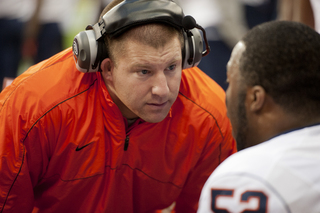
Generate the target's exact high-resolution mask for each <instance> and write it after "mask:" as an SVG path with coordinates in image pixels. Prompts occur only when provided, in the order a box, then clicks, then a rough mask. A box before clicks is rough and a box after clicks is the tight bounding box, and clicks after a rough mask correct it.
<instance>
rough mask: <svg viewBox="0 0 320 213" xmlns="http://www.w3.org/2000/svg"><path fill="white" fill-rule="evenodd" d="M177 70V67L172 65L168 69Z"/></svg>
mask: <svg viewBox="0 0 320 213" xmlns="http://www.w3.org/2000/svg"><path fill="white" fill-rule="evenodd" d="M175 68H176V65H175V64H174V65H171V66H170V67H168V70H174V69H175Z"/></svg>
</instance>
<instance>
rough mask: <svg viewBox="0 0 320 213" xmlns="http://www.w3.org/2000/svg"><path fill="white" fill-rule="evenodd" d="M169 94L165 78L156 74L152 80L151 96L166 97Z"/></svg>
mask: <svg viewBox="0 0 320 213" xmlns="http://www.w3.org/2000/svg"><path fill="white" fill-rule="evenodd" d="M168 93H169V86H168V80H167V76H166V75H165V74H164V73H163V72H160V73H157V74H156V75H155V78H154V79H153V86H152V94H153V95H157V96H160V97H163V96H166V95H168Z"/></svg>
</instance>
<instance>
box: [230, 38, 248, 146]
mask: <svg viewBox="0 0 320 213" xmlns="http://www.w3.org/2000/svg"><path fill="white" fill-rule="evenodd" d="M244 50H245V45H244V44H243V43H242V42H239V43H238V44H237V45H236V46H235V47H234V49H233V51H232V54H231V58H230V60H229V62H228V65H227V81H228V83H229V86H228V89H227V91H226V105H227V110H228V112H227V115H228V117H229V119H230V121H231V124H232V134H233V136H234V138H235V140H236V141H237V148H238V150H242V149H244V148H246V142H247V134H248V120H247V114H246V106H245V100H246V89H245V85H244V81H243V79H242V78H241V74H240V70H239V60H240V57H241V55H242V53H243V51H244Z"/></svg>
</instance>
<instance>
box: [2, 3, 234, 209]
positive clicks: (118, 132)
mask: <svg viewBox="0 0 320 213" xmlns="http://www.w3.org/2000/svg"><path fill="white" fill-rule="evenodd" d="M198 29H200V30H203V29H202V28H201V27H200V26H199V25H197V24H196V23H195V22H194V20H193V19H191V18H190V17H185V16H184V15H183V12H182V10H181V8H180V7H179V6H177V5H176V4H175V3H174V2H172V1H170V0H130V1H121V0H120V1H119V0H115V1H113V2H112V3H110V4H109V5H108V6H107V7H106V9H105V11H103V13H102V16H101V18H100V21H99V22H98V23H97V24H95V25H93V26H89V27H87V30H86V31H83V32H80V33H79V34H78V35H77V36H76V37H75V39H74V43H73V50H72V49H71V48H69V49H67V50H65V51H63V52H61V53H59V54H57V55H55V56H53V57H51V58H50V59H48V60H46V61H43V62H40V63H39V64H37V65H34V66H33V67H31V68H30V69H29V70H27V71H26V72H25V73H23V74H22V75H20V76H19V77H18V78H17V79H16V80H15V81H14V82H13V83H12V84H11V85H10V86H9V87H7V88H6V89H4V91H3V92H2V93H1V95H0V212H155V211H157V210H159V209H164V208H167V207H168V206H171V204H172V203H175V211H176V212H195V211H196V210H197V205H198V200H199V196H200V191H201V188H202V186H203V184H204V182H205V181H206V179H207V178H208V177H209V175H210V174H211V172H212V171H213V170H214V169H215V168H216V167H217V166H218V165H219V164H220V163H221V162H222V161H223V160H225V159H226V158H227V157H228V156H230V155H231V154H233V153H234V152H236V145H235V141H234V139H233V138H232V135H231V125H230V122H229V120H228V118H227V117H226V108H225V93H224V91H223V90H222V89H221V88H220V87H219V86H218V85H217V84H216V83H215V82H214V81H213V80H212V79H210V78H209V77H208V76H206V75H205V74H204V73H203V72H202V71H201V70H199V69H198V68H196V67H195V66H196V65H197V64H198V63H199V61H200V59H201V57H202V56H204V55H206V54H207V52H208V48H207V50H206V51H203V52H202V38H201V35H200V31H199V30H198ZM182 69H183V70H182ZM79 71H81V72H79ZM96 71H100V72H96ZM83 72H85V73H83Z"/></svg>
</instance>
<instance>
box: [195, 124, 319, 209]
mask: <svg viewBox="0 0 320 213" xmlns="http://www.w3.org/2000/svg"><path fill="white" fill-rule="evenodd" d="M207 212H215V213H228V212H230V213H240V212H241V213H249V212H250V213H282V212H283V213H320V125H315V126H311V127H306V128H303V129H298V130H294V131H290V132H287V133H284V134H281V135H279V136H277V137H274V138H272V139H270V140H268V141H266V142H263V143H261V144H259V145H256V146H253V147H250V148H247V149H244V150H242V151H239V152H238V153H235V154H233V155H232V156H230V157H229V158H227V159H226V160H225V161H224V162H223V163H222V164H221V165H220V166H219V167H218V168H217V169H216V170H215V171H214V172H213V173H212V174H211V176H210V177H209V179H208V180H207V182H206V183H205V185H204V187H203V189H202V192H201V196H200V201H199V209H198V213H207Z"/></svg>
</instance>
